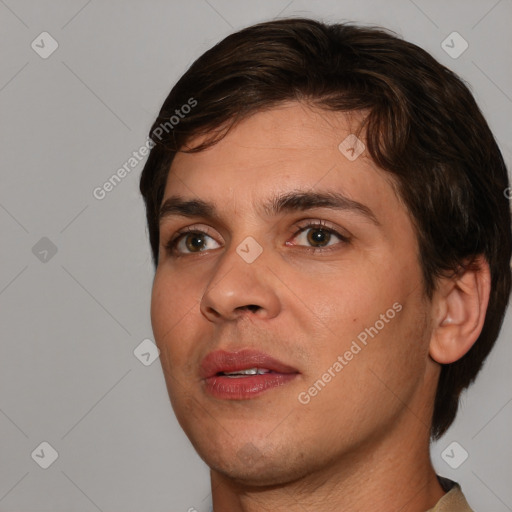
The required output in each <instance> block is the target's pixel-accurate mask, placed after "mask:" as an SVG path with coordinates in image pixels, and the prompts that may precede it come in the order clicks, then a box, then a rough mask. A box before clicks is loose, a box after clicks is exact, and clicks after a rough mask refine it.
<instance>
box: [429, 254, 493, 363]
mask: <svg viewBox="0 0 512 512" xmlns="http://www.w3.org/2000/svg"><path fill="white" fill-rule="evenodd" d="M490 292H491V272H490V269H489V263H488V262H487V260H486V259H485V258H484V257H483V256H479V257H477V258H476V260H475V261H474V264H473V265H471V266H470V268H468V269H467V270H465V271H464V272H463V273H462V274H459V275H457V276H454V277H451V278H440V281H439V283H438V287H437V290H436V292H435V293H434V297H433V301H432V304H433V308H432V313H433V317H432V320H433V329H432V336H431V338H430V351H429V353H430V357H432V359H434V361H437V362H438V363H441V364H449V363H453V362H454V361H457V360H458V359H460V358H461V357H462V356H463V355H464V354H466V352H468V350H469V349H470V348H471V347H472V346H473V344H474V343H475V341H476V340H477V339H478V336H480V333H481V332H482V328H483V325H484V320H485V314H486V312H487V305H488V303H489V294H490Z"/></svg>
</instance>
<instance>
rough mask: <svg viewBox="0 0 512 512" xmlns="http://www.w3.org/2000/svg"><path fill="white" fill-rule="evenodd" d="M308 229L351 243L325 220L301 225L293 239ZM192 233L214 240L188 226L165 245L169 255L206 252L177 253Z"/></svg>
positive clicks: (323, 249) (317, 249)
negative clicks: (319, 230) (183, 240)
mask: <svg viewBox="0 0 512 512" xmlns="http://www.w3.org/2000/svg"><path fill="white" fill-rule="evenodd" d="M308 229H321V230H322V231H324V232H326V233H329V234H331V235H335V236H336V237H338V238H339V239H340V243H342V244H348V243H350V237H347V236H344V235H342V234H341V233H339V232H338V231H337V230H336V229H334V228H332V227H328V225H327V223H326V222H325V221H323V220H319V221H316V222H311V221H308V222H307V223H306V224H303V225H299V226H298V230H297V231H296V232H295V233H294V234H293V238H296V237H297V236H299V235H300V234H301V233H303V232H304V231H307V230H308ZM191 233H192V234H198V235H207V236H209V237H210V238H214V237H213V236H212V235H210V233H209V230H207V229H206V230H202V229H196V228H194V227H193V226H192V227H190V226H187V227H186V228H183V229H182V230H180V231H178V233H176V235H175V236H174V237H173V238H172V239H171V240H169V242H167V244H166V245H165V248H166V250H167V251H168V252H169V253H171V254H174V255H175V256H176V257H180V256H187V255H192V254H201V253H202V252H204V251H198V252H197V253H194V252H188V253H179V252H177V251H176V247H177V245H178V243H179V242H180V241H181V239H182V238H183V237H184V236H186V235H188V234H191ZM336 245H338V244H335V246H334V247H331V246H327V247H305V246H299V247H302V248H303V249H304V250H306V251H308V252H311V253H317V252H328V251H332V250H336Z"/></svg>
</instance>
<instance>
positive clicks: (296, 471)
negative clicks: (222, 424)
mask: <svg viewBox="0 0 512 512" xmlns="http://www.w3.org/2000/svg"><path fill="white" fill-rule="evenodd" d="M203 439H204V440H205V441H204V442H199V443H193V444H194V447H195V448H196V451H197V452H198V454H199V456H200V457H201V458H202V459H203V460H204V462H205V463H206V464H207V465H208V466H209V467H210V469H211V470H212V471H215V472H217V473H219V474H220V475H222V476H224V477H226V478H228V479H230V480H232V481H234V482H237V483H239V484H241V485H246V486H254V487H271V486H279V485H284V484H289V483H291V482H293V481H295V480H297V479H299V478H301V477H303V476H306V475H307V474H308V473H309V472H310V470H311V466H310V465H309V464H308V462H307V461H306V459H305V457H304V454H303V453H301V452H299V451H298V450H297V449H296V448H293V447H292V446H288V447H285V446H280V447H276V446H274V445H271V444H269V442H268V439H267V440H266V441H261V442H260V443H258V442H257V441H254V442H251V441H246V440H245V439H243V440H240V439H238V440H237V441H235V440H233V439H232V440H230V442H229V443H226V444H224V445H222V446H214V445H212V444H211V443H208V438H207V437H206V438H204V437H203Z"/></svg>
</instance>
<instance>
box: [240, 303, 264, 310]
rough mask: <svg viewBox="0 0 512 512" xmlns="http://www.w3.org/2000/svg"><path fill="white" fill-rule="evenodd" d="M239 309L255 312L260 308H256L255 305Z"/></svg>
mask: <svg viewBox="0 0 512 512" xmlns="http://www.w3.org/2000/svg"><path fill="white" fill-rule="evenodd" d="M240 309H249V310H250V311H257V310H258V309H260V306H257V305H256V304H249V305H248V306H242V307H241V308H240Z"/></svg>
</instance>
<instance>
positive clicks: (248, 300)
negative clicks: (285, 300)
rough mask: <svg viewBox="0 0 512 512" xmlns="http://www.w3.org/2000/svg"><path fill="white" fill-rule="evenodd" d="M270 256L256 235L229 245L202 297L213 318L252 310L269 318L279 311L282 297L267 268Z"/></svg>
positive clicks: (209, 315)
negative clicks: (255, 237)
mask: <svg viewBox="0 0 512 512" xmlns="http://www.w3.org/2000/svg"><path fill="white" fill-rule="evenodd" d="M267 264H268V257H267V254H266V251H265V250H264V249H263V247H262V245H260V244H259V243H258V242H257V241H256V240H255V239H254V238H253V237H246V238H245V239H243V240H242V241H241V242H239V243H238V244H234V245H232V246H230V247H228V248H226V251H225V253H224V254H223V255H222V256H221V258H220V260H219V262H218V265H217V266H216V268H215V271H214V273H213V275H212V276H211V279H210V281H209V282H208V285H207V287H206V289H205V292H204V294H203V297H202V299H201V311H202V313H203V314H204V315H205V316H206V317H207V318H208V319H209V320H218V319H220V318H223V319H234V318H236V317H237V316H238V315H240V312H241V311H243V310H245V309H249V310H251V311H252V312H258V314H259V315H264V316H265V317H273V316H275V315H276V314H277V313H278V311H279V300H278V297H277V294H276V290H275V289H274V286H273V284H272V279H271V278H270V276H271V272H270V271H269V270H268V268H267Z"/></svg>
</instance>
